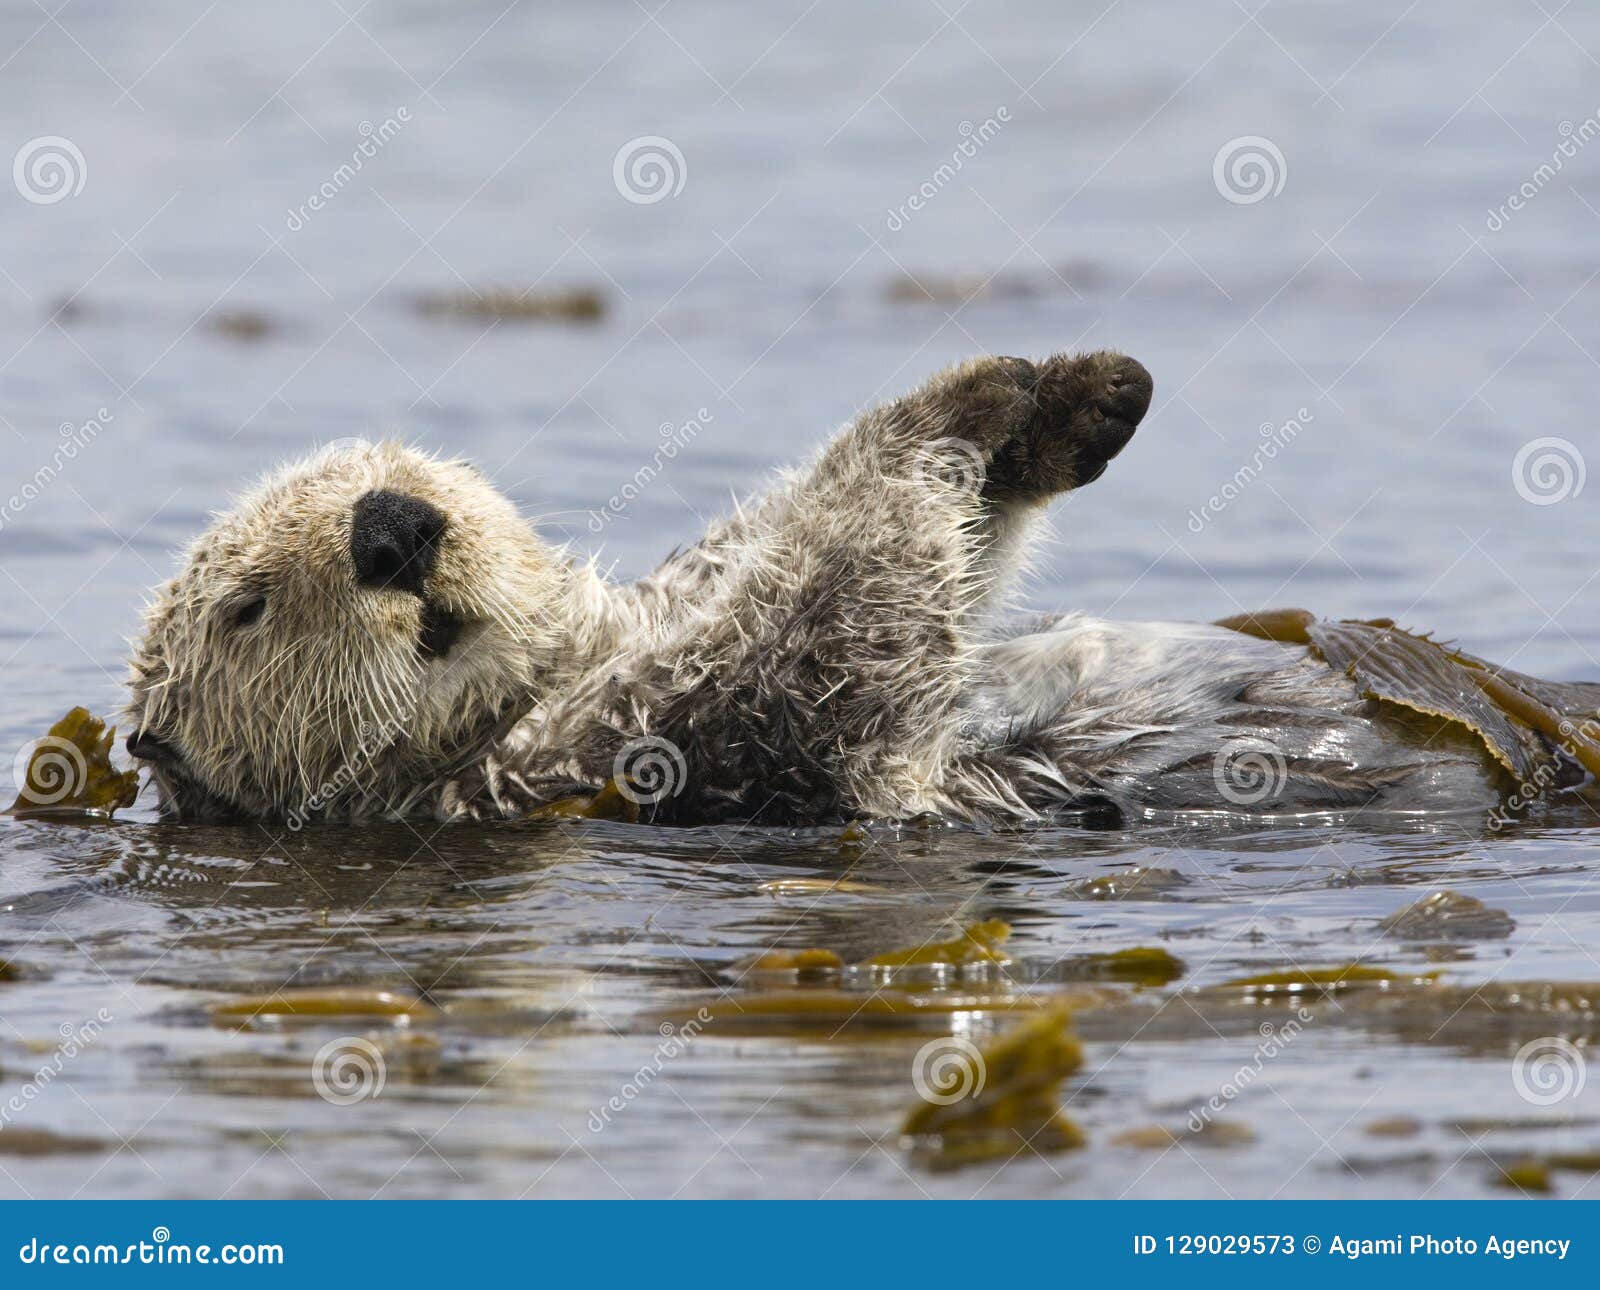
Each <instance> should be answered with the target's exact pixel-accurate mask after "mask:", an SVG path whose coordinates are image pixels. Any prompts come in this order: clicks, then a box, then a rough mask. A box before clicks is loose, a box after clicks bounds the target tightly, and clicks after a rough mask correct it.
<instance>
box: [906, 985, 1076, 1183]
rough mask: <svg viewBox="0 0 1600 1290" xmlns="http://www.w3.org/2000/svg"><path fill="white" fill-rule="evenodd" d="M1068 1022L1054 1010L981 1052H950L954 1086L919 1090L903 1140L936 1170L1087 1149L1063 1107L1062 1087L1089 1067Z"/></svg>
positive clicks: (1064, 1014)
mask: <svg viewBox="0 0 1600 1290" xmlns="http://www.w3.org/2000/svg"><path fill="white" fill-rule="evenodd" d="M1070 1019H1071V1018H1070V1013H1069V1012H1068V1010H1067V1009H1065V1008H1061V1007H1053V1008H1050V1009H1048V1010H1046V1011H1045V1012H1043V1013H1042V1014H1041V1015H1040V1016H1039V1017H1037V1018H1035V1019H1034V1020H1032V1021H1029V1022H1027V1023H1026V1024H1024V1025H1022V1026H1018V1027H1017V1028H1015V1029H1014V1030H1010V1031H1007V1032H1006V1033H1005V1034H1003V1035H1001V1036H1000V1037H999V1038H998V1039H996V1040H995V1041H994V1042H993V1043H992V1044H990V1045H988V1046H987V1047H985V1048H983V1049H981V1050H977V1049H973V1048H972V1046H971V1045H970V1044H969V1045H964V1046H961V1047H959V1048H954V1049H952V1050H951V1051H952V1053H954V1054H955V1055H956V1056H957V1058H958V1059H959V1062H960V1063H961V1068H960V1069H959V1070H958V1071H957V1072H956V1076H957V1078H956V1080H954V1081H951V1080H949V1079H946V1080H944V1081H938V1080H934V1081H932V1082H928V1081H925V1082H928V1083H929V1086H928V1087H926V1088H924V1087H923V1086H922V1084H919V1085H918V1093H919V1095H920V1096H921V1098H922V1100H921V1101H920V1102H919V1103H918V1104H917V1105H916V1106H914V1107H912V1109H911V1111H910V1112H909V1113H908V1114H907V1115H906V1118H905V1121H904V1122H903V1123H902V1124H901V1126H900V1133H901V1136H902V1137H903V1138H904V1139H905V1140H906V1142H907V1144H908V1145H909V1146H910V1147H912V1148H913V1149H914V1150H915V1151H917V1152H918V1153H919V1155H920V1156H921V1157H922V1158H923V1159H924V1160H925V1161H926V1163H927V1164H928V1165H929V1166H930V1167H932V1168H935V1169H956V1168H960V1167H961V1166H963V1165H970V1164H978V1163H981V1162H983V1161H990V1160H996V1159H999V1160H1008V1159H1010V1158H1011V1157H1012V1156H1015V1155H1017V1154H1019V1153H1021V1152H1024V1151H1032V1152H1035V1153H1037V1154H1041V1155H1043V1154H1046V1153H1053V1152H1058V1151H1068V1150H1071V1149H1073V1148H1075V1147H1081V1146H1083V1145H1084V1143H1085V1141H1086V1139H1085V1137H1084V1134H1083V1130H1082V1129H1080V1128H1079V1127H1078V1126H1077V1125H1076V1124H1075V1123H1074V1122H1073V1121H1072V1120H1070V1119H1068V1118H1067V1115H1066V1113H1065V1112H1064V1111H1062V1109H1061V1082H1062V1081H1063V1080H1064V1079H1066V1077H1067V1076H1068V1075H1071V1074H1072V1073H1073V1072H1074V1071H1076V1070H1077V1069H1078V1068H1079V1067H1080V1066H1081V1065H1082V1064H1083V1048H1082V1046H1081V1045H1080V1044H1079V1043H1078V1040H1077V1038H1076V1037H1075V1036H1074V1035H1073V1034H1072V1033H1071V1031H1070V1029H1069V1025H1068V1023H1069V1021H1070Z"/></svg>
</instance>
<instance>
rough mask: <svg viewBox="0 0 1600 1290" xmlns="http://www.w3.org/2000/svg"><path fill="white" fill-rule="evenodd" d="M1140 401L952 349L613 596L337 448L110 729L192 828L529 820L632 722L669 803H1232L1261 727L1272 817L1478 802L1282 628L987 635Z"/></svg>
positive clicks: (1087, 364) (649, 808) (385, 448)
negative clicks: (434, 520)
mask: <svg viewBox="0 0 1600 1290" xmlns="http://www.w3.org/2000/svg"><path fill="white" fill-rule="evenodd" d="M1149 398H1150V383H1149V378H1148V375H1147V374H1146V373H1144V371H1143V369H1142V368H1140V367H1139V366H1138V364H1136V363H1133V362H1132V361H1131V360H1129V359H1126V358H1124V357H1123V356H1121V355H1117V354H1109V353H1101V354H1091V355H1086V356H1081V357H1066V356H1058V357H1056V358H1053V359H1050V360H1048V361H1045V362H1042V363H1038V364H1035V363H1030V362H1027V361H1026V360H1022V359H1010V358H1001V359H994V358H986V359H980V360H976V361H973V362H969V363H966V364H963V365H961V366H959V367H956V368H954V369H952V370H950V371H948V372H946V373H944V374H942V375H940V376H938V377H936V378H935V379H934V380H932V381H930V382H929V383H928V384H927V385H925V386H924V387H923V388H922V389H920V390H918V391H916V392H914V393H912V394H910V395H908V396H906V397H904V398H902V399H899V400H897V401H895V402H892V403H889V404H887V405H884V406H882V407H879V408H876V409H874V410H872V411H869V412H868V413H866V414H865V415H863V416H862V417H861V418H860V419H859V420H858V421H857V422H856V423H855V424H854V425H853V426H851V427H850V428H848V429H847V430H845V431H844V432H843V433H842V434H840V435H839V436H838V437H837V438H836V439H835V440H834V441H833V442H832V443H830V444H829V445H827V447H826V448H825V449H824V450H823V451H822V453H821V454H820V456H819V457H818V458H817V460H816V461H815V462H814V463H813V464H812V465H811V466H810V467H808V468H806V469H803V470H799V471H796V472H794V473H792V474H790V475H788V476H786V477H785V478H783V479H781V480H780V481H779V482H778V483H777V485H776V486H775V487H774V488H773V489H772V490H771V491H769V492H768V493H767V494H766V495H765V496H763V497H762V498H760V499H758V500H756V501H754V502H752V503H750V504H748V505H747V506H745V507H744V508H742V509H741V510H739V511H738V512H737V513H736V514H734V515H733V516H732V517H731V518H729V519H728V520H726V521H724V522H723V523H721V524H719V525H718V526H716V527H715V528H713V530H712V531H711V532H710V533H708V534H707V535H706V537H705V538H704V539H703V540H702V541H700V542H699V543H698V544H696V545H695V546H694V547H692V548H689V549H687V550H684V551H680V552H677V553H675V554H674V555H672V556H671V557H670V558H669V559H668V560H667V561H666V562H665V563H664V564H663V565H662V566H661V567H660V568H659V569H658V570H656V571H655V572H654V573H653V574H651V575H650V576H649V577H647V578H645V579H643V580H641V581H640V582H638V583H635V584H633V585H631V586H618V585H614V584H611V583H609V582H607V581H605V580H604V579H602V578H601V577H600V576H599V575H598V574H597V573H596V571H595V570H594V569H593V568H592V567H591V566H590V565H587V564H583V563H579V562H573V561H570V560H568V559H567V558H565V557H564V556H563V555H562V553H560V552H557V551H554V550H552V549H550V548H548V547H547V546H545V545H544V544H543V543H542V542H540V540H539V539H538V538H537V537H536V535H535V534H534V533H533V531H532V529H531V528H530V527H529V526H528V525H527V524H526V523H525V522H524V521H522V520H521V519H520V518H518V517H517V516H516V515H515V514H514V512H513V511H512V508H511V507H510V505H509V504H508V503H507V502H506V501H505V500H504V499H503V498H502V497H501V496H500V495H499V494H498V493H496V492H495V491H494V490H493V489H492V487H491V486H490V485H489V484H488V482H487V481H486V480H484V479H483V478H482V477H481V476H480V475H478V474H477V472H475V471H474V470H472V469H471V468H470V467H468V466H466V465H464V464H462V463H457V462H441V461H437V460H434V459H431V458H428V457H425V456H423V455H421V454H419V453H416V452H413V451H411V450H408V449H405V448H402V447H399V446H397V445H393V444H383V445H377V446H372V447H368V446H361V447H357V448H346V449H343V450H341V451H339V452H336V453H325V454H322V455H321V456H319V457H316V458H313V459H311V460H310V461H308V462H304V463H301V464H299V465H296V466H294V467H291V468H289V469H288V470H286V471H284V472H282V473H281V474H279V475H278V476H276V477H274V478H273V479H271V480H269V481H267V482H266V483H265V484H263V485H262V486H261V487H260V488H259V489H258V490H257V491H256V492H255V493H253V494H251V495H250V496H249V497H247V498H245V499H244V500H243V501H242V502H241V503H240V504H239V505H238V506H237V507H236V508H235V509H234V510H233V511H232V512H231V513H229V514H228V515H226V516H223V517H221V518H220V519H219V520H218V521H217V523H216V524H215V525H214V527H213V528H212V529H211V530H210V531H209V532H207V533H206V534H205V535H203V536H202V537H201V538H200V539H199V540H198V541H197V542H196V544H195V545H194V547H193V548H192V549H191V551H190V553H189V557H188V560H187V563H186V566H185V568H184V569H183V571H182V572H181V573H180V574H179V575H178V577H177V578H176V579H174V580H173V581H172V582H171V583H169V584H168V585H167V586H166V587H164V588H162V589H161V590H160V591H159V592H158V593H157V596H156V599H155V602H154V603H153V605H152V606H151V607H150V609H149V611H148V616H147V623H146V630H145V634H144V637H143V639H142V640H141V641H140V642H138V643H137V645H136V647H135V654H134V659H133V664H132V692H133V697H132V701H131V704H130V718H131V724H132V726H133V728H134V730H135V734H136V736H139V735H148V736H149V737H150V740H151V741H152V746H158V747H159V748H160V749H161V750H162V754H161V755H159V756H155V757H154V762H153V764H154V767H155V773H156V778H157V780H158V782H159V783H160V785H161V791H162V798H163V804H164V806H165V808H166V809H167V810H168V811H169V812H171V813H173V814H176V815H180V816H183V817H187V818H196V817H204V816H215V815H245V816H254V817H258V818H288V819H290V820H291V822H294V821H303V820H306V819H309V818H317V817H320V818H332V819H364V818H375V817H430V818H435V819H440V820H451V819H464V818H471V819H486V818H506V817H517V816H521V815H524V814H526V813H528V812H529V811H530V810H533V809H535V808H537V807H539V806H541V805H543V804H545V803H548V802H550V801H552V800H553V799H556V798H560V797H564V796H567V795H570V794H574V793H583V792H594V791H597V790H598V789H600V788H601V787H602V786H604V785H606V784H607V783H608V782H610V781H612V780H614V779H616V778H619V777H621V778H623V779H624V780H626V778H627V775H628V773H629V767H628V758H629V757H630V755H632V754H634V753H636V752H637V751H638V750H639V749H640V747H641V746H642V745H641V740H647V739H648V740H657V741H665V745H666V746H670V748H671V750H673V755H674V756H675V757H677V758H681V767H679V766H674V767H672V768H671V770H670V772H669V773H670V775H671V778H672V783H671V785H670V787H671V790H672V791H669V792H667V793H665V794H664V795H661V796H659V797H658V798H654V799H652V800H649V801H647V802H646V803H645V805H644V814H645V818H647V819H654V820H658V821H663V822H665V821H677V822H705V821H716V820H724V819H755V820H763V821H773V822H788V823H812V822H819V821H827V820H837V819H844V818H850V817H860V816H868V817H882V818H894V819H904V818H907V817H911V816H916V815H920V814H924V813H932V814H937V815H940V816H945V817H948V818H953V819H958V820H965V821H972V822H1004V821H1016V822H1026V821H1034V820H1038V819H1040V818H1043V817H1045V816H1047V815H1049V814H1051V813H1053V812H1057V811H1059V810H1061V809H1062V808H1064V807H1074V806H1083V805H1086V804H1102V805H1103V804H1106V803H1110V804H1112V805H1114V806H1115V807H1116V808H1117V809H1119V810H1129V809H1134V810H1137V809H1142V808H1150V807H1169V806H1170V807H1189V808H1192V807H1212V806H1217V807H1223V808H1227V809H1237V806H1238V803H1236V802H1233V801H1230V800H1229V799H1228V798H1226V797H1225V796H1224V795H1222V794H1221V793H1220V792H1219V787H1220V785H1221V784H1222V783H1223V782H1224V781H1223V779H1222V778H1220V777H1221V776H1222V775H1224V773H1225V767H1224V766H1223V763H1222V761H1221V760H1219V759H1220V758H1225V757H1226V756H1227V755H1228V750H1229V749H1230V748H1234V747H1235V746H1238V744H1239V741H1240V740H1244V741H1245V745H1244V746H1246V747H1248V746H1249V741H1250V740H1255V739H1268V740H1271V741H1272V742H1273V745H1274V747H1275V748H1277V749H1279V750H1281V753H1282V764H1283V769H1284V782H1283V784H1282V786H1281V791H1279V792H1278V793H1276V794H1275V795H1274V796H1273V797H1272V798H1271V799H1270V801H1269V802H1268V803H1267V805H1268V806H1271V807H1272V808H1274V809H1321V808H1328V809H1334V808H1347V807H1352V806H1355V807H1369V806H1372V805H1374V804H1380V805H1381V804H1383V803H1386V802H1389V801H1392V800H1395V799H1396V798H1402V797H1403V799H1404V800H1405V801H1406V802H1425V803H1427V804H1428V805H1429V806H1433V807H1444V808H1453V807H1461V806H1469V805H1479V806H1482V805H1487V804H1488V803H1489V802H1490V801H1492V800H1493V795H1494V790H1493V785H1492V781H1491V772H1490V771H1489V770H1488V769H1487V768H1486V766H1485V764H1484V758H1483V757H1482V756H1481V755H1480V754H1478V753H1475V752H1474V750H1473V749H1472V748H1471V747H1470V746H1467V745H1464V744H1462V743H1460V742H1458V741H1455V740H1453V739H1452V738H1451V737H1449V736H1448V735H1443V736H1442V737H1441V731H1439V730H1438V729H1434V730H1432V731H1421V732H1418V731H1414V730H1411V729H1409V728H1408V727H1407V726H1406V724H1405V723H1404V722H1397V721H1396V720H1394V719H1392V717H1391V715H1390V714H1386V713H1384V712H1382V711H1380V710H1378V709H1377V708H1376V707H1375V705H1373V704H1372V703H1370V702H1367V701H1365V700H1363V699H1362V698H1361V697H1360V696H1359V695H1358V694H1357V693H1356V692H1355V690H1354V687H1353V686H1352V684H1351V683H1350V682H1349V681H1348V680H1346V679H1345V678H1344V677H1343V676H1341V675H1337V674H1335V673H1333V672H1332V671H1330V670H1329V669H1328V668H1326V667H1324V666H1323V665H1321V664H1320V663H1317V662H1315V661H1314V660H1311V659H1309V658H1308V657H1307V656H1306V654H1305V651H1304V650H1303V649H1300V648H1298V647H1294V646H1285V645H1277V644H1272V643H1268V642H1262V641H1257V640H1252V639H1249V638H1245V637H1242V636H1239V635H1237V634H1235V633H1230V632H1225V631H1223V630H1222V629H1219V628H1204V627H1185V626H1181V625H1175V624H1123V625H1116V624H1111V623H1105V622H1100V621H1096V620H1091V619H1085V618H1081V617H1068V618H1065V619H1059V620H1044V621H1038V622H1034V623H1032V624H1027V625H1020V624H1011V625H1009V626H1007V625H1004V624H1003V623H1002V622H1001V621H999V609H1000V607H1001V604H1002V594H1003V592H1004V591H1005V589H1006V588H1007V586H1008V585H1009V583H1010V582H1011V581H1012V579H1013V578H1014V575H1015V573H1016V571H1017V569H1018V568H1019V567H1020V565H1021V563H1022V561H1023V559H1024V558H1025V555H1026V550H1027V546H1028V543H1029V539H1030V535H1031V533H1032V531H1033V529H1034V527H1035V525H1036V523H1037V520H1038V517H1039V514H1040V512H1041V511H1042V509H1043V505H1044V503H1045V502H1046V501H1048V500H1049V498H1051V497H1052V496H1054V495H1056V494H1058V493H1061V492H1064V491H1066V490H1068V489H1071V488H1074V487H1077V486H1080V485H1081V484H1083V483H1087V482H1089V481H1091V480H1093V479H1094V478H1096V477H1098V475H1099V474H1100V473H1101V472H1102V471H1103V470H1104V469H1105V467H1106V463H1107V462H1108V461H1109V460H1110V459H1111V458H1112V457H1113V456H1115V455H1116V453H1117V452H1118V451H1119V450H1120V449H1121V448H1122V446H1123V445H1124V444H1125V443H1126V442H1127V440H1128V437H1129V436H1130V435H1131V434H1132V433H1133V430H1134V427H1135V426H1136V425H1137V423H1138V421H1139V419H1140V417H1142V415H1143V413H1144V411H1145V409H1146V407H1147V406H1148V403H1149ZM380 488H381V489H389V490H394V491H397V492H402V493H407V494H410V495H413V496H416V497H419V498H422V499H423V500H425V501H427V502H428V503H430V504H431V505H432V506H435V507H437V508H438V509H439V510H440V511H441V512H443V513H444V515H445V516H446V517H447V521H448V527H447V529H446V532H445V535H444V537H443V539H442V542H441V545H440V549H439V555H438V560H437V565H436V567H435V568H434V569H433V571H432V572H431V574H430V575H429V578H428V587H427V591H426V596H427V601H428V603H430V604H432V605H433V606H434V607H435V609H438V608H440V607H442V608H444V609H446V610H448V611H449V612H451V613H454V614H457V615H460V616H462V617H464V618H466V619H467V620H468V621H469V624H470V625H469V627H468V629H467V633H466V635H465V636H464V638H463V640H462V641H461V643H460V644H459V645H458V646H457V647H456V649H455V650H454V651H453V652H452V653H451V655H450V656H449V657H448V658H446V659H443V660H430V659H427V658H424V657H421V656H420V655H419V652H418V650H417V648H416V642H417V639H418V634H419V631H420V630H421V625H422V621H423V618H422V615H423V614H424V612H425V609H426V605H425V603H424V600H423V599H422V598H420V597H418V596H415V595H412V594H409V593H406V592H403V591H399V590H393V589H374V588H372V587H363V586H360V585H358V583H357V582H356V581H355V580H354V579H353V578H352V577H351V572H350V550H351V535H350V525H351V519H350V516H351V512H352V509H353V507H354V505H355V502H356V501H357V500H358V499H359V498H360V497H362V496H363V495H365V494H366V493H367V492H369V491H371V490H374V489H380ZM259 597H265V602H266V605H265V609H264V611H263V612H261V614H260V617H259V620H256V621H250V622H244V621H243V619H244V618H248V617H249V615H248V614H241V608H240V607H241V606H247V605H248V604H249V602H250V600H251V598H259Z"/></svg>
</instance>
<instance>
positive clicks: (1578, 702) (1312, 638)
mask: <svg viewBox="0 0 1600 1290" xmlns="http://www.w3.org/2000/svg"><path fill="white" fill-rule="evenodd" d="M1217 625H1218V626H1219V627H1226V628H1228V629H1230V630H1232V631H1236V632H1243V633H1245V634H1246V635H1249V636H1256V637H1259V638H1261V639H1263V640H1272V641H1283V642H1285V643H1289V644H1296V645H1306V646H1309V647H1310V648H1311V650H1312V652H1313V653H1314V654H1316V655H1317V656H1318V657H1319V658H1321V659H1323V660H1324V661H1325V662H1326V663H1327V664H1328V665H1329V666H1330V667H1333V668H1336V669H1338V670H1339V671H1342V672H1344V673H1346V674H1347V675H1349V676H1350V678H1351V679H1352V680H1354V681H1355V682H1356V683H1357V684H1358V685H1359V686H1361V688H1362V691H1363V692H1364V693H1365V694H1366V695H1367V696H1368V697H1369V698H1373V699H1381V700H1383V701H1384V702H1387V703H1393V704H1396V705H1398V706H1400V707H1404V708H1409V709H1410V710H1412V711H1413V712H1418V713H1422V714H1423V715H1425V716H1430V717H1436V718H1439V719H1442V720H1444V721H1448V722H1453V723H1455V724H1457V725H1459V726H1462V727H1463V728H1465V729H1466V730H1468V731H1470V732H1471V733H1472V734H1474V735H1476V736H1477V737H1478V738H1479V739H1481V740H1482V741H1483V744H1484V747H1485V748H1486V749H1487V750H1488V752H1489V755H1490V756H1491V757H1493V758H1494V759H1495V761H1497V762H1499V763H1500V765H1501V766H1503V767H1504V768H1505V769H1506V770H1507V771H1508V772H1509V773H1510V774H1511V775H1512V776H1513V777H1514V778H1515V779H1516V780H1517V781H1518V782H1519V783H1521V784H1532V785H1539V784H1542V783H1546V782H1549V781H1550V780H1551V778H1552V773H1553V771H1555V770H1556V768H1557V763H1558V761H1559V758H1558V756H1557V750H1560V751H1563V752H1565V753H1566V754H1567V755H1568V756H1570V757H1571V758H1572V759H1573V760H1574V761H1577V762H1578V763H1580V764H1581V765H1582V766H1583V767H1584V769H1585V770H1587V771H1588V772H1589V773H1590V774H1593V775H1600V743H1597V742H1596V741H1595V740H1594V739H1592V738H1591V737H1590V735H1589V734H1588V733H1587V730H1588V729H1589V728H1592V725H1593V723H1594V721H1595V714H1596V712H1597V711H1600V684H1595V683H1592V682H1581V681H1576V682H1561V681H1543V680H1540V679H1539V678H1537V677H1532V676H1527V675H1524V674H1523V673H1521V672H1513V671H1511V670H1510V669H1508V668H1502V667H1496V666H1495V665H1494V664H1492V663H1488V662H1486V661H1484V660H1483V659H1481V658H1476V657H1474V656H1473V655H1471V654H1467V653H1464V652H1462V651H1461V650H1457V649H1452V648H1450V647H1449V646H1446V645H1441V644H1440V643H1439V642H1437V641H1435V640H1433V639H1431V638H1430V637H1428V636H1422V635H1418V634H1416V633H1414V632H1408V631H1406V630H1405V629H1404V628H1402V627H1397V626H1396V625H1395V623H1394V621H1393V620H1392V619H1388V618H1377V619H1372V620H1370V621H1361V620H1357V619H1349V620H1345V621H1342V622H1334V621H1331V620H1328V619H1322V618H1318V617H1317V616H1316V615H1315V614H1312V613H1310V612H1308V611H1307V610H1304V609H1277V610H1270V611H1268V612H1266V613H1261V614H1238V615H1236V616H1234V617H1232V618H1224V619H1221V620H1220V621H1219V622H1218V624H1217ZM1574 718H1575V719H1576V722H1575V721H1574V720H1573V719H1574Z"/></svg>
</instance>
